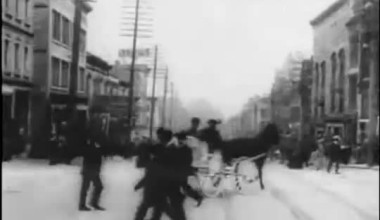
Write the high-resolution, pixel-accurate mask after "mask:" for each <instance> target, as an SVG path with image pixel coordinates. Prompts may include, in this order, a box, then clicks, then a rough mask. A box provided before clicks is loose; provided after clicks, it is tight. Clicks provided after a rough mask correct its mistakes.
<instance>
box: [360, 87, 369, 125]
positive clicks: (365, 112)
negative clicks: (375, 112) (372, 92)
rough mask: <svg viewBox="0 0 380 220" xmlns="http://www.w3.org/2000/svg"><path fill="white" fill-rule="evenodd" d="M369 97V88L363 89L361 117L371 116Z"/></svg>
mask: <svg viewBox="0 0 380 220" xmlns="http://www.w3.org/2000/svg"><path fill="white" fill-rule="evenodd" d="M368 107H369V97H368V89H363V91H362V100H361V118H362V119H368V118H369V111H368V109H369V108H368Z"/></svg>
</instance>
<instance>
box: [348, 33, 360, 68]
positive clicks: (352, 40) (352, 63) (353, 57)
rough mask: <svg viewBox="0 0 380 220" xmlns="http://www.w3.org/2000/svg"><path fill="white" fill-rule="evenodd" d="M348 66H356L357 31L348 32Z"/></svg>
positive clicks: (357, 58) (357, 56) (357, 54)
mask: <svg viewBox="0 0 380 220" xmlns="http://www.w3.org/2000/svg"><path fill="white" fill-rule="evenodd" d="M349 41H350V67H351V68H356V67H358V64H359V32H358V31H353V32H352V33H350V37H349Z"/></svg>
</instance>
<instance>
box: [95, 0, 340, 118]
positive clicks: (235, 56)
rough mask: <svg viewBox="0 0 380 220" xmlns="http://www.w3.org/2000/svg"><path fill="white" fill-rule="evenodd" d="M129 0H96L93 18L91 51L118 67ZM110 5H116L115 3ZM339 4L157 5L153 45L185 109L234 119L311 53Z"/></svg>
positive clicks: (237, 0) (313, 0)
mask: <svg viewBox="0 0 380 220" xmlns="http://www.w3.org/2000/svg"><path fill="white" fill-rule="evenodd" d="M123 1H124V0H97V2H96V3H95V4H93V6H94V10H93V11H92V12H91V13H90V14H89V16H88V19H89V20H88V25H89V27H88V46H89V51H90V52H94V53H95V54H97V55H99V56H101V57H103V58H105V59H106V60H108V61H110V62H111V63H114V61H115V60H116V59H117V54H118V49H120V48H126V47H130V46H131V45H132V42H131V40H130V39H125V38H121V37H120V36H119V34H120V27H121V26H120V23H121V22H120V20H121V10H120V8H121V5H122V2H123ZM111 2H112V4H111ZM333 2H334V0H154V4H155V10H156V11H155V22H156V26H155V41H156V42H157V43H158V44H159V45H160V48H161V54H163V56H164V57H165V60H166V62H167V64H168V66H169V70H170V78H171V80H172V81H173V82H174V84H175V88H176V91H177V92H178V95H179V96H180V98H181V100H183V101H184V102H185V103H187V102H190V101H192V100H194V99H199V98H202V99H206V100H208V101H209V102H211V103H212V104H213V105H214V106H215V107H216V108H218V109H220V111H221V112H222V113H223V114H224V116H226V117H229V116H231V115H233V114H236V113H238V112H239V111H240V110H241V108H242V106H243V104H244V103H245V102H246V101H247V100H248V99H249V98H250V97H252V96H254V95H256V94H259V95H260V94H265V93H269V91H270V88H271V85H272V82H273V77H274V73H275V70H276V68H278V67H280V66H281V65H282V63H283V62H284V59H285V57H286V55H287V54H288V53H290V52H292V51H304V52H307V53H311V52H312V46H313V45H312V42H313V32H312V28H311V26H310V24H309V22H310V20H311V19H313V18H314V17H316V16H317V15H318V14H319V13H320V12H321V11H323V10H324V9H325V8H327V7H328V6H329V5H330V4H332V3H333Z"/></svg>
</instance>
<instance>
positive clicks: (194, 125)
mask: <svg viewBox="0 0 380 220" xmlns="http://www.w3.org/2000/svg"><path fill="white" fill-rule="evenodd" d="M200 123H201V120H200V119H199V118H197V117H194V118H192V119H191V126H190V128H189V129H188V130H187V131H185V133H186V135H188V136H193V137H197V136H198V128H199V125H200Z"/></svg>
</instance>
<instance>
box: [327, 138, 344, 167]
mask: <svg viewBox="0 0 380 220" xmlns="http://www.w3.org/2000/svg"><path fill="white" fill-rule="evenodd" d="M341 144H342V143H341V137H340V136H339V135H335V136H334V137H333V142H332V144H331V145H330V146H329V153H328V155H329V164H328V165H327V172H329V173H330V171H331V168H332V166H333V164H335V173H336V174H339V164H340V162H341Z"/></svg>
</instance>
